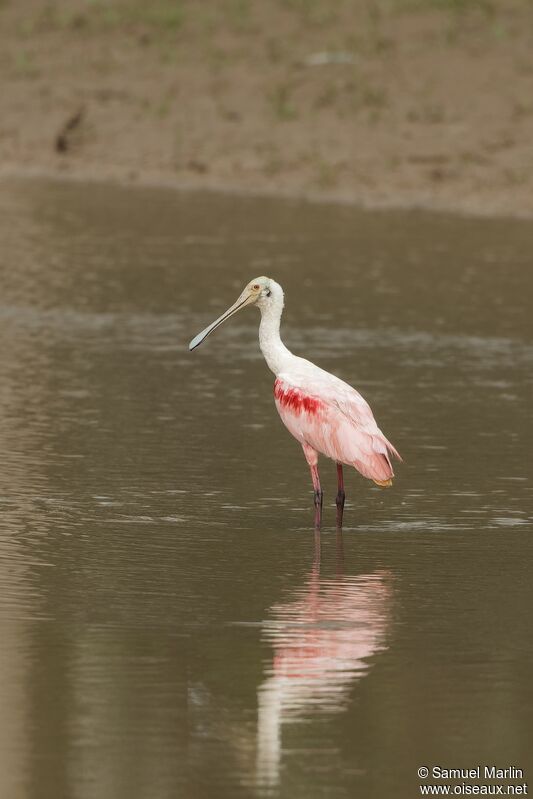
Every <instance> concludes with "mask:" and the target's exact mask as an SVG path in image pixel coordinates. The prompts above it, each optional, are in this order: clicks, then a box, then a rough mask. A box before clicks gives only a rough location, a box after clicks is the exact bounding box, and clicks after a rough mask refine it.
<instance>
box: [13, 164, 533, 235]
mask: <svg viewBox="0 0 533 799" xmlns="http://www.w3.org/2000/svg"><path fill="white" fill-rule="evenodd" d="M9 180H13V181H17V182H26V181H27V182H31V181H32V180H38V181H50V182H53V183H87V184H99V185H104V186H105V185H111V186H117V187H123V188H133V189H135V188H139V189H154V190H164V191H175V192H194V193H202V192H207V193H209V194H219V195H228V196H233V197H242V198H246V197H250V198H254V199H272V200H276V199H279V200H281V201H290V202H301V203H311V204H313V205H329V206H330V205H338V206H344V207H353V208H356V209H358V210H360V211H368V212H378V211H382V212H395V211H397V212H406V213H411V212H413V213H416V212H419V213H428V214H442V215H446V216H455V217H461V218H466V219H469V218H470V219H480V220H487V221H489V220H491V219H492V220H500V221H501V220H505V219H509V220H513V221H524V222H525V221H530V220H532V219H533V211H524V210H522V211H518V210H514V211H511V210H507V211H506V212H504V211H503V210H502V209H501V208H499V207H498V205H496V206H495V207H494V205H493V206H492V207H491V206H490V205H484V204H483V203H475V202H466V203H465V202H462V203H461V202H457V201H455V202H454V201H452V200H450V201H445V200H442V199H439V198H432V199H428V198H427V196H424V194H426V193H425V192H419V196H418V197H417V196H416V193H415V192H413V193H412V195H414V196H400V195H399V194H398V193H396V194H395V193H394V192H390V193H389V195H388V196H387V197H384V196H381V197H379V196H376V194H375V193H371V192H367V193H366V194H365V193H359V194H356V193H353V192H352V193H349V192H346V191H344V192H343V191H329V192H325V191H314V192H313V191H306V190H304V189H298V188H279V187H277V188H276V187H272V186H268V185H267V186H257V185H256V186H248V185H243V184H240V183H238V182H235V183H231V184H228V183H225V182H222V181H216V180H215V181H214V180H209V179H204V180H202V179H194V178H190V179H187V178H185V179H184V178H179V177H168V176H166V175H164V174H162V173H158V172H150V171H143V172H142V173H136V174H135V176H134V177H132V175H131V170H127V169H120V168H115V169H113V168H108V169H101V170H95V169H93V168H91V167H76V168H70V167H69V169H68V170H67V169H64V168H56V169H54V168H50V167H41V166H31V167H25V166H21V165H9V166H5V165H4V166H0V181H9Z"/></svg>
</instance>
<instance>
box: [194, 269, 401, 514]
mask: <svg viewBox="0 0 533 799" xmlns="http://www.w3.org/2000/svg"><path fill="white" fill-rule="evenodd" d="M283 304H284V296H283V289H282V288H281V286H280V285H279V283H276V281H275V280H272V278H269V277H257V278H255V280H252V281H250V283H248V285H247V286H246V288H245V289H244V291H243V292H242V294H241V295H240V297H239V298H238V299H237V301H236V302H235V303H234V304H233V305H232V306H231V307H230V308H228V310H227V311H225V313H223V314H222V316H219V317H218V319H215V321H214V322H212V323H211V324H210V325H208V327H206V328H205V330H202V332H201V333H198V335H197V336H195V337H194V338H193V339H192V341H191V342H190V344H189V349H190V350H193V349H194V348H195V347H198V345H199V344H201V343H202V341H203V340H204V339H205V338H206V337H207V336H209V334H210V333H212V332H213V330H216V328H217V327H218V326H219V325H221V324H222V322H225V321H226V319H229V318H230V316H233V314H235V313H237V311H239V310H240V309H241V308H244V307H245V306H246V305H257V307H258V308H259V310H260V311H261V323H260V325H259V346H260V348H261V352H262V353H263V355H264V356H265V360H266V362H267V364H268V366H269V367H270V369H271V370H272V371H273V372H274V374H275V375H276V381H275V383H274V399H275V402H276V408H277V409H278V413H279V415H280V416H281V420H282V422H283V423H284V425H285V426H286V427H287V429H288V430H289V432H290V433H292V435H293V436H294V438H295V439H296V440H297V441H299V442H300V444H301V445H302V448H303V451H304V456H305V459H306V461H307V463H308V464H309V468H310V469H311V479H312V481H313V489H314V504H315V524H316V526H317V527H320V523H321V519H322V498H323V494H322V489H321V487H320V478H319V474H318V465H317V464H318V453H321V454H322V455H326V456H327V457H328V458H331V459H332V460H334V461H336V463H337V481H338V492H337V498H336V505H337V523H338V525H339V526H341V525H342V514H343V509H344V500H345V492H344V477H343V471H342V466H343V464H347V465H349V466H354V467H355V468H356V469H357V471H358V472H360V473H361V474H362V475H363V476H364V477H368V478H369V479H370V480H373V481H374V483H376V484H377V485H379V486H383V487H386V486H390V485H392V478H393V477H394V472H393V469H392V464H391V455H394V456H395V457H396V458H398V459H399V460H401V457H400V455H399V453H398V452H397V451H396V449H395V448H394V447H393V445H392V444H391V443H390V441H388V440H387V439H386V438H385V436H384V435H383V433H382V432H381V430H380V429H379V427H378V426H377V424H376V421H375V419H374V416H373V414H372V411H371V409H370V406H369V405H368V403H367V402H366V400H364V399H363V397H362V396H361V395H360V394H359V392H358V391H356V390H355V389H354V388H352V387H351V386H349V385H348V383H345V382H344V381H343V380H340V378H338V377H335V375H332V374H330V373H329V372H326V371H325V370H324V369H320V367H319V366H315V364H314V363H311V362H310V361H307V360H305V358H300V357H298V356H297V355H293V354H292V352H290V351H289V350H288V349H287V347H286V346H285V344H284V343H283V342H282V340H281V338H280V334H279V327H280V320H281V314H282V311H283Z"/></svg>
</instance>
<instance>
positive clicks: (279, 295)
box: [189, 277, 283, 350]
mask: <svg viewBox="0 0 533 799" xmlns="http://www.w3.org/2000/svg"><path fill="white" fill-rule="evenodd" d="M247 305H257V306H258V308H259V309H260V310H261V313H264V312H265V311H266V310H267V309H268V308H271V307H272V308H273V307H274V306H275V307H279V309H280V312H281V309H282V308H283V289H282V288H281V286H280V285H279V283H276V281H275V280H272V278H270V277H256V278H254V280H250V282H249V283H248V285H247V286H246V287H245V288H244V290H243V291H242V292H241V294H240V296H239V297H238V298H237V300H236V301H235V302H234V303H233V305H231V306H230V307H229V308H228V310H227V311H225V312H224V313H223V314H222V316H219V317H218V319H215V321H214V322H211V324H210V325H208V326H207V327H206V328H205V330H202V332H201V333H198V335H197V336H195V337H194V338H193V339H192V341H191V342H190V344H189V350H194V349H195V347H198V346H199V345H200V344H201V343H202V341H203V340H204V339H205V338H207V336H208V335H209V334H210V333H212V332H213V330H215V329H216V328H217V327H218V326H219V325H221V324H222V322H225V321H226V319H229V318H230V316H233V314H235V313H237V311H240V310H241V308H245V307H246V306H247Z"/></svg>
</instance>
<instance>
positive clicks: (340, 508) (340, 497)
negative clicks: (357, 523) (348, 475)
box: [335, 463, 346, 527]
mask: <svg viewBox="0 0 533 799" xmlns="http://www.w3.org/2000/svg"><path fill="white" fill-rule="evenodd" d="M337 483H338V487H339V490H338V491H337V497H336V499H335V504H336V505H337V527H342V517H343V514H344V500H345V498H346V494H345V493H344V476H343V473H342V463H337Z"/></svg>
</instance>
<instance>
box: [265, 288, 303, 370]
mask: <svg viewBox="0 0 533 799" xmlns="http://www.w3.org/2000/svg"><path fill="white" fill-rule="evenodd" d="M259 310H260V311H261V323H260V325H259V346H260V347H261V352H262V353H263V355H264V356H265V360H266V362H267V364H268V367H269V369H271V371H272V372H274V374H275V375H276V377H277V376H278V375H279V373H280V372H281V371H283V369H284V367H285V366H286V365H287V362H288V361H289V360H290V359H291V358H294V356H293V354H292V353H291V352H290V350H288V349H287V347H286V346H285V344H284V343H283V341H282V340H281V338H280V335H279V326H280V321H281V313H282V311H283V293H281V296H280V297H276V298H275V301H274V302H270V303H268V304H266V303H265V304H261V305H260V306H259Z"/></svg>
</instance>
